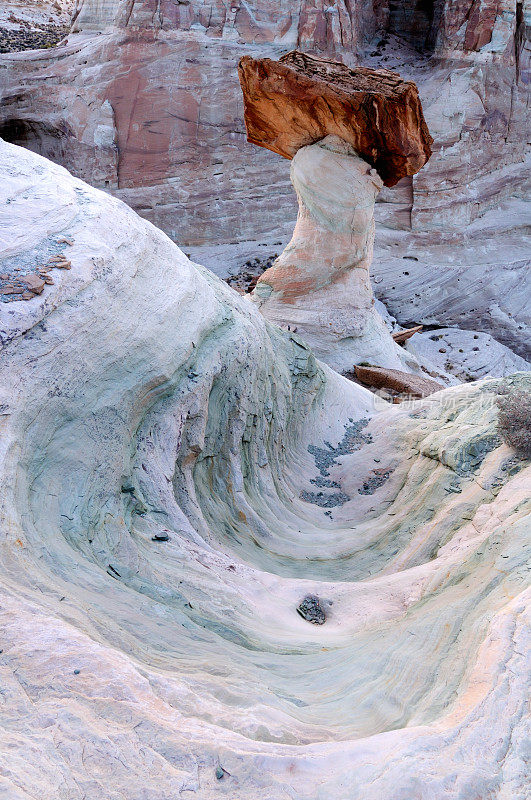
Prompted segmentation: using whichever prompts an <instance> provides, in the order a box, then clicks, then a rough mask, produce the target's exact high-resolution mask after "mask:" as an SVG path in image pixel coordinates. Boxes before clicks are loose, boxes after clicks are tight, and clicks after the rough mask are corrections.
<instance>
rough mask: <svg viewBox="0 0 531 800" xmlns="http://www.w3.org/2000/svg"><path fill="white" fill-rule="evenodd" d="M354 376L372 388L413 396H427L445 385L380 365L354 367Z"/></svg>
mask: <svg viewBox="0 0 531 800" xmlns="http://www.w3.org/2000/svg"><path fill="white" fill-rule="evenodd" d="M354 373H355V375H356V378H357V379H358V380H359V381H360V382H361V383H364V384H365V385H366V386H370V387H371V388H374V389H390V390H391V391H393V392H400V393H401V394H409V395H412V396H413V397H428V396H429V395H430V394H434V393H435V392H439V391H440V390H441V389H444V388H445V387H444V386H442V384H440V383H437V381H433V380H431V379H430V378H423V377H422V376H420V375H411V374H410V373H409V372H402V370H399V369H383V368H382V367H363V366H356V367H354Z"/></svg>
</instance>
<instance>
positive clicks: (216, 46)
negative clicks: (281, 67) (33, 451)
mask: <svg viewBox="0 0 531 800" xmlns="http://www.w3.org/2000/svg"><path fill="white" fill-rule="evenodd" d="M4 5H5V4H4ZM373 6H374V8H373ZM79 7H80V14H79V16H78V18H77V21H76V26H77V28H76V29H77V30H78V31H79V32H78V33H75V34H73V35H72V36H71V37H70V40H69V45H68V46H67V47H61V48H60V50H56V49H52V50H47V51H39V52H32V53H29V52H28V53H17V54H9V55H5V56H1V57H0V66H1V69H0V76H1V77H0V94H1V99H2V102H1V104H0V136H4V138H8V139H10V140H12V141H15V142H18V143H20V144H24V145H26V146H28V147H29V148H30V149H33V150H36V151H37V152H41V153H43V154H44V155H47V156H49V157H51V158H52V159H54V160H56V161H58V162H59V163H62V164H65V165H66V166H67V167H68V168H69V169H70V170H71V171H73V172H74V173H75V174H77V175H79V176H80V177H82V178H84V179H85V180H87V181H88V182H89V183H92V184H94V185H96V186H98V187H100V188H107V189H108V190H109V191H111V192H113V193H115V194H116V195H117V196H118V197H120V198H122V199H124V200H125V201H126V202H128V203H129V204H130V205H131V206H132V207H133V208H135V209H136V210H138V211H139V213H141V214H142V215H143V216H144V217H146V218H148V219H149V220H150V221H153V222H155V223H156V224H157V225H159V226H161V227H162V228H163V229H164V230H165V231H166V232H167V233H168V235H170V236H171V237H172V238H173V239H174V240H175V241H178V242H180V243H182V244H183V245H212V244H215V243H219V244H222V245H226V244H230V243H235V242H242V241H246V240H258V241H272V242H276V241H278V240H283V239H285V237H286V236H289V234H290V232H291V230H292V224H293V222H294V220H295V218H296V213H297V211H296V203H295V200H294V198H293V192H292V188H291V186H290V183H289V181H288V180H287V176H286V173H285V166H284V164H283V163H282V160H281V159H280V158H278V159H275V157H274V156H272V155H271V154H268V153H265V152H264V153H261V152H256V148H253V147H252V146H251V145H248V144H247V143H246V142H245V132H244V127H243V108H242V105H241V99H240V90H239V86H238V80H237V75H236V64H237V61H238V59H239V58H240V56H241V55H242V54H244V53H250V54H251V55H253V56H264V55H267V56H272V57H273V58H277V57H278V56H279V55H280V54H281V53H282V52H284V51H285V50H288V49H291V48H294V47H302V48H303V49H306V50H308V51H312V52H320V53H324V54H328V55H331V56H334V57H336V58H337V57H342V58H343V59H344V60H345V62H347V63H355V62H356V61H357V60H358V59H361V61H362V63H363V64H364V65H367V66H371V67H386V68H391V69H393V68H396V69H397V70H398V71H399V72H400V73H401V74H402V75H404V77H407V78H411V79H413V80H414V81H415V83H416V84H417V86H418V87H419V92H420V96H421V99H422V104H423V108H424V113H425V116H426V120H427V122H428V126H429V128H430V131H431V133H432V135H433V136H434V139H435V142H434V154H433V156H432V158H431V160H430V162H429V163H428V164H427V165H426V167H425V168H424V169H423V170H422V171H421V173H420V174H419V175H417V176H416V177H414V178H413V179H406V180H405V181H404V182H401V184H399V185H398V186H397V187H396V188H395V189H393V190H388V189H385V190H384V191H383V192H381V194H380V197H379V198H378V201H377V203H376V224H377V231H378V234H377V238H376V244H375V265H374V276H375V278H377V279H378V283H376V284H375V291H376V294H377V296H378V297H379V298H381V299H382V300H384V301H385V302H386V303H387V304H388V305H389V306H390V308H391V310H392V312H393V313H394V314H395V316H396V317H397V318H398V319H399V321H400V322H402V323H404V324H409V323H413V322H425V323H428V324H439V325H448V324H451V325H457V326H460V327H470V328H473V329H476V328H478V327H481V328H484V329H485V330H489V331H490V332H492V333H493V334H494V336H495V337H496V338H499V339H500V341H502V342H503V343H505V344H507V345H509V346H511V347H514V348H516V349H519V350H520V352H522V345H521V342H522V340H525V339H527V340H529V338H530V336H531V325H530V320H529V316H528V311H527V309H528V308H529V306H530V304H529V302H528V297H529V292H530V290H529V284H526V281H528V280H529V277H528V276H529V274H530V272H531V271H530V270H529V269H528V267H529V256H528V247H529V245H528V244H527V243H526V242H525V240H524V236H525V230H526V224H527V223H526V222H525V219H526V216H527V215H528V206H527V205H526V200H525V198H526V191H527V190H526V176H527V175H528V174H529V168H528V166H526V164H525V162H524V160H523V159H524V145H523V143H524V142H525V141H527V130H526V127H527V106H528V96H529V85H530V81H529V49H528V44H527V39H526V30H527V29H528V28H526V24H525V15H526V13H528V12H527V11H526V9H525V8H523V7H521V6H520V4H516V6H515V5H514V4H512V3H508V2H506V0H503V2H500V3H497V4H496V10H495V12H494V4H493V3H490V2H485V0H482V2H480V1H479V0H477V1H476V2H474V3H473V4H472V5H471V11H470V14H469V15H468V18H467V20H464V19H463V4H462V3H459V2H451V0H446V2H442V0H441V2H434V4H433V14H432V15H431V17H430V14H431V12H430V13H428V12H429V9H430V4H426V5H425V6H424V5H421V4H418V3H413V2H404V3H401V4H396V3H395V4H393V8H390V4H389V3H388V2H387V0H382V2H377V3H374V4H368V3H355V4H353V3H346V2H343V0H342V1H341V2H339V3H336V4H334V5H333V6H332V5H331V4H330V3H328V2H322V3H321V2H303V3H302V4H296V6H295V7H294V4H293V3H290V2H287V0H285V1H282V2H281V0H274V2H271V0H267V2H266V0H253V1H252V2H246V3H241V2H236V3H234V4H229V3H222V2H221V0H218V1H217V2H212V3H208V4H206V3H204V2H200V0H192V1H191V2H190V3H188V4H183V3H178V4H177V3H173V2H169V1H168V2H162V1H161V2H158V0H157V2H155V0H152V1H151V0H150V1H149V2H148V0H142V1H141V0H135V2H134V3H130V2H125V0H124V1H123V2H122V1H121V2H105V3H101V2H97V1H96V0H84V2H83V3H82V4H81V3H80V4H79ZM494 14H495V15H494ZM493 15H494V18H493ZM430 20H431V21H430ZM491 22H492V24H491ZM382 26H383V29H385V30H386V31H387V32H386V33H385V34H384V35H383V39H382V40H380V37H379V36H378V38H377V39H376V40H375V41H376V42H377V44H375V43H374V41H373V42H370V43H367V42H368V39H369V38H370V36H372V34H373V33H374V32H375V30H376V29H381V28H382ZM528 26H529V23H528ZM430 31H431V33H430ZM394 32H397V33H400V35H401V36H404V37H405V39H406V40H409V42H412V43H413V44H415V45H416V46H419V47H428V51H429V53H433V54H434V58H433V59H432V60H428V59H427V58H426V55H422V54H419V52H418V51H416V50H414V49H412V48H411V47H410V48H408V47H407V46H406V45H407V41H406V42H404V39H398V38H397V37H396V36H395V35H394ZM421 33H422V37H421V36H420V34H421ZM428 34H429V37H428V38H429V42H427V40H426V36H427V35H428ZM488 36H490V40H489V41H488V42H487V41H485V40H486V39H487V38H488ZM421 39H422V40H421ZM380 41H382V42H387V44H378V42H380ZM484 41H485V43H484V44H482V42H484ZM478 47H479V49H477V48H478ZM371 54H373V55H371ZM277 249H278V248H277ZM404 255H405V256H407V257H412V258H418V259H419V261H418V264H419V270H420V268H421V272H420V274H419V270H416V269H413V270H410V269H409V266H411V263H406V262H403V261H402V256H404ZM413 266H414V265H413ZM405 273H409V274H405Z"/></svg>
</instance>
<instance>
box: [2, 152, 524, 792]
mask: <svg viewBox="0 0 531 800" xmlns="http://www.w3.org/2000/svg"><path fill="white" fill-rule="evenodd" d="M0 172H1V177H2V180H1V182H0V193H1V195H2V196H1V197H0V210H1V214H2V219H1V230H2V237H3V238H2V239H1V248H2V251H1V253H0V258H1V262H0V263H1V264H2V265H5V264H6V263H7V264H9V265H10V266H9V268H10V269H11V268H12V269H14V268H15V267H14V266H13V264H15V263H16V264H18V266H19V267H20V269H22V270H23V271H30V270H32V269H34V268H35V267H36V265H37V264H38V263H42V259H43V258H46V257H47V256H48V257H50V256H51V254H53V253H55V252H56V249H57V247H58V246H63V245H62V244H60V240H61V241H62V240H63V239H68V242H70V244H65V245H64V247H65V248H68V257H69V259H70V261H71V269H70V270H57V271H56V272H57V275H56V278H55V282H54V284H53V285H46V286H45V287H44V290H43V291H42V293H41V294H39V295H38V296H36V297H34V298H33V299H31V300H28V301H25V302H20V301H17V300H15V301H12V302H9V303H4V302H0V334H1V342H2V347H1V349H0V433H1V435H0V498H1V500H0V531H1V535H2V541H1V546H0V560H1V574H2V581H1V587H0V594H1V598H0V599H1V602H0V606H1V609H0V622H1V626H2V639H1V649H2V652H1V654H0V665H1V668H2V685H3V706H2V726H1V727H0V739H1V746H0V789H1V791H2V793H3V794H4V795H5V796H6V797H9V798H10V800H28V798H30V797H35V796H36V795H38V796H39V797H40V798H42V800H83V798H90V800H109V798H113V800H115V799H116V800H124V799H126V800H137V798H138V800H140V798H144V797H149V798H150V800H151V798H157V800H175V798H176V797H179V796H182V797H183V798H184V797H187V796H188V795H189V796H190V797H194V796H195V797H198V798H201V800H214V798H219V797H221V796H226V797H230V798H232V797H235V798H236V797H237V798H246V800H293V798H294V797H296V798H297V800H321V798H323V797H327V798H328V797H333V798H336V799H337V800H382V798H385V797H393V798H398V797H400V798H412V797H415V798H418V799H419V800H432V799H433V798H436V800H442V798H452V800H462V798H464V797H466V798H471V797H481V798H487V797H493V798H494V797H497V798H500V799H501V798H507V797H509V796H510V798H511V800H524V798H525V797H526V788H525V787H526V776H525V772H524V768H523V758H524V755H525V743H526V721H525V716H524V711H525V701H526V694H527V686H526V676H527V672H528V671H527V669H526V664H525V653H526V642H525V637H526V630H527V624H526V623H527V616H526V615H527V614H528V604H529V593H528V592H527V593H526V586H527V577H526V573H525V572H524V569H525V563H524V562H525V557H526V547H527V545H528V534H529V524H528V523H529V516H528V515H527V516H526V514H527V507H526V497H527V495H528V491H527V488H528V485H529V475H528V470H526V469H525V464H524V462H522V461H521V460H520V459H518V458H517V457H516V456H515V453H514V451H513V450H512V449H511V448H510V447H509V446H507V445H506V444H504V443H503V442H502V441H501V440H500V439H499V438H498V434H497V431H496V418H497V409H496V404H495V399H496V396H497V392H498V390H500V389H503V388H504V387H505V388H509V390H512V389H513V388H524V387H525V386H527V385H528V384H529V380H528V378H526V377H525V376H524V375H519V376H515V377H514V378H511V379H510V380H506V381H503V382H502V381H497V380H490V381H484V382H482V383H479V384H474V385H466V386H458V387H455V388H453V389H451V390H446V391H443V392H439V393H438V394H435V395H432V396H431V397H430V398H429V399H427V400H422V401H419V402H417V403H415V404H414V405H413V406H410V407H408V408H406V407H403V406H394V407H392V406H387V405H381V406H380V407H376V405H375V402H376V399H375V397H374V395H372V394H370V393H369V392H367V391H366V390H365V389H363V388H362V387H359V386H355V385H354V384H352V383H350V382H349V381H347V380H346V379H344V378H342V377H340V376H339V375H338V374H336V373H334V372H332V371H331V370H330V369H328V368H327V367H326V366H325V365H323V364H322V363H320V362H319V361H317V360H316V359H315V357H314V356H313V354H312V353H311V351H310V350H309V349H308V348H307V347H306V346H305V345H303V344H302V342H301V341H300V339H299V338H298V337H297V336H296V335H293V334H287V333H283V332H281V331H280V330H278V329H276V328H274V327H272V326H270V325H269V324H268V323H267V322H266V321H265V320H264V318H263V317H262V316H261V315H260V314H259V312H258V310H257V309H256V308H255V307H254V306H253V305H252V304H251V303H249V302H248V300H247V299H246V298H242V297H240V296H239V295H237V294H236V293H235V292H233V291H232V290H231V289H230V288H229V287H227V286H226V285H225V284H224V283H222V282H221V281H220V280H218V279H217V278H216V277H215V276H213V275H212V274H211V273H210V272H208V271H207V270H205V269H203V268H201V267H200V266H198V265H196V264H193V263H191V262H190V261H189V260H188V259H187V258H186V257H185V256H184V254H183V253H182V252H181V251H180V250H179V249H178V248H177V247H176V245H175V244H173V243H172V242H171V241H170V240H169V239H168V238H167V237H166V236H165V235H164V234H163V233H162V232H161V231H159V230H157V229H156V228H154V227H153V226H152V225H151V224H150V223H148V222H145V221H144V220H142V219H140V218H139V217H138V216H136V215H135V214H134V212H133V211H132V210H131V209H129V208H128V207H127V206H125V205H124V204H123V203H121V202H120V201H119V200H116V199H114V198H112V197H110V196H108V195H107V194H105V193H103V192H100V191H98V190H96V189H93V188H90V187H89V186H87V185H86V184H84V183H83V182H82V181H80V180H78V179H76V178H73V177H72V176H71V175H69V174H68V173H67V172H66V171H65V170H64V169H63V168H61V167H58V166H56V165H53V164H51V163H50V162H47V161H46V160H45V159H43V158H41V157H40V156H38V155H35V154H33V153H30V152H28V151H26V150H23V149H21V148H18V147H16V146H13V145H8V144H5V143H3V142H0ZM109 220H112V224H109ZM6 234H7V235H6ZM52 257H53V256H52ZM2 268H4V266H3V267H2ZM502 384H503V385H502ZM154 539H155V541H154ZM310 597H311V598H312V603H313V604H314V605H313V609H314V610H315V609H316V608H317V605H316V603H317V604H318V608H319V609H321V611H322V614H319V620H321V621H322V617H323V615H324V617H325V621H324V624H312V622H311V620H310V621H308V619H306V618H304V617H303V616H301V614H300V612H298V611H297V609H298V608H301V606H302V608H303V610H304V609H306V608H307V607H308V598H310Z"/></svg>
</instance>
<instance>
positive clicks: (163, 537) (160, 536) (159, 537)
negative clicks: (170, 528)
mask: <svg viewBox="0 0 531 800" xmlns="http://www.w3.org/2000/svg"><path fill="white" fill-rule="evenodd" d="M151 541H152V542H169V541H170V537H169V536H168V534H167V533H156V534H155V536H152V537H151Z"/></svg>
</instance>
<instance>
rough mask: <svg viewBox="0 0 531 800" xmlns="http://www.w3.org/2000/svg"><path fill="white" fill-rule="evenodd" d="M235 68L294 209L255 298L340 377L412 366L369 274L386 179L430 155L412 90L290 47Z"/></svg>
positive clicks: (252, 133)
mask: <svg viewBox="0 0 531 800" xmlns="http://www.w3.org/2000/svg"><path fill="white" fill-rule="evenodd" d="M238 69H239V75H240V81H241V86H242V92H243V97H244V108H245V124H246V127H247V132H248V138H249V141H251V142H254V143H255V144H259V145H261V146H263V147H267V148H268V149H270V150H273V151H275V152H278V153H280V154H281V155H284V156H285V157H292V158H293V161H292V164H291V169H290V177H291V182H292V184H293V187H294V189H295V191H296V193H297V199H298V203H299V213H298V217H297V223H296V225H295V230H294V233H293V236H292V238H291V241H290V242H289V244H288V246H287V247H286V249H285V250H284V251H283V252H282V254H281V255H280V256H279V258H277V259H276V261H275V262H274V264H273V266H272V267H271V268H270V269H268V270H266V271H265V272H264V273H263V274H262V275H261V276H260V278H259V279H258V282H257V284H256V287H255V289H254V292H253V299H254V300H256V302H257V303H258V304H259V306H260V310H261V311H262V313H263V314H264V315H265V316H266V317H267V318H268V319H271V320H273V321H274V322H276V323H277V324H283V325H289V326H290V328H293V329H295V330H297V331H298V332H299V333H300V334H301V336H303V338H304V339H305V340H306V341H308V343H309V344H310V345H311V347H313V348H314V350H315V352H316V353H317V355H318V356H319V357H320V358H322V359H324V360H325V361H326V363H327V364H329V365H330V366H332V367H334V369H337V370H339V371H340V372H347V371H350V370H352V369H353V367H354V365H355V364H356V363H359V362H360V361H363V360H365V361H370V362H371V363H373V364H376V365H378V366H382V367H400V366H401V365H403V366H406V365H409V366H411V367H415V362H414V359H413V358H411V357H409V358H408V356H407V354H406V353H405V352H404V351H403V350H402V349H401V348H399V347H398V346H397V345H396V344H395V342H394V341H393V339H392V337H391V335H390V333H389V332H388V330H387V328H386V326H385V324H384V322H383V320H382V319H381V317H380V315H379V314H378V312H377V310H376V308H375V304H374V296H373V293H372V288H371V283H370V278H369V268H370V266H371V262H372V255H373V246H374V231H375V223H374V202H375V200H376V196H377V195H378V192H379V191H380V189H381V188H382V186H383V180H382V178H385V180H386V181H387V184H388V185H393V184H395V183H397V182H398V181H399V180H400V179H401V178H403V177H405V176H406V175H408V174H410V175H411V174H413V173H415V172H417V171H418V170H419V169H420V168H421V167H422V166H423V165H424V164H425V163H426V161H427V159H428V158H429V156H430V153H431V150H430V143H431V137H430V134H429V132H428V129H427V126H426V123H425V121H424V117H423V114H422V107H421V103H420V100H419V97H418V92H417V88H416V86H415V85H414V84H413V83H406V82H404V81H402V80H401V78H400V76H399V75H396V74H395V73H390V72H388V71H386V70H367V69H363V68H358V69H355V70H350V69H348V68H347V67H345V66H344V65H343V64H338V63H337V62H333V61H330V60H329V59H326V60H325V59H318V58H313V57H311V56H306V55H305V54H303V53H299V52H297V51H294V52H291V53H288V54H286V56H284V57H283V58H282V59H280V61H278V62H274V61H272V60H271V59H262V60H259V59H251V58H249V57H247V56H244V57H243V58H242V59H241V60H240V63H239V68H238ZM368 162H369V163H368ZM371 165H373V166H371Z"/></svg>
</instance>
